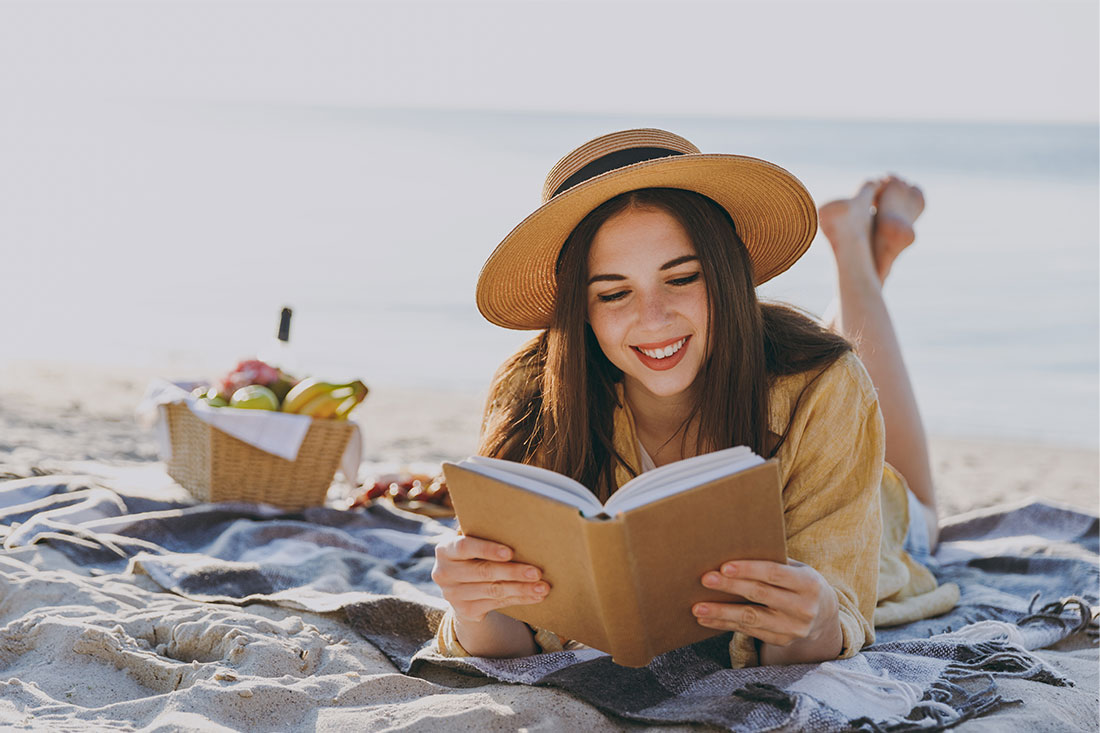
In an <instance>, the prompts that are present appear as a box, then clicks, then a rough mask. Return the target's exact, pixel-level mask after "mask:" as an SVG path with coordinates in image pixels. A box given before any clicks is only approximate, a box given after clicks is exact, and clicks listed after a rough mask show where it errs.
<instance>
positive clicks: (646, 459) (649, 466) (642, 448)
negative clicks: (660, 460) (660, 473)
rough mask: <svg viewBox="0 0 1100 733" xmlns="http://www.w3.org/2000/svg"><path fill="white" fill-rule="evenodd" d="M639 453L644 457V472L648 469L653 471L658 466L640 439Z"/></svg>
mask: <svg viewBox="0 0 1100 733" xmlns="http://www.w3.org/2000/svg"><path fill="white" fill-rule="evenodd" d="M638 455H640V456H641V457H642V471H641V472H642V473H645V472H646V471H652V470H653V469H655V468H657V464H656V463H654V462H653V459H652V458H650V457H649V454H648V453H646V450H645V446H644V445H642V441H640V440H639V441H638Z"/></svg>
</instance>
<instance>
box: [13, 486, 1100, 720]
mask: <svg viewBox="0 0 1100 733" xmlns="http://www.w3.org/2000/svg"><path fill="white" fill-rule="evenodd" d="M453 531H454V530H453V528H452V527H451V526H448V524H446V523H441V522H437V521H433V520H429V519H424V518H421V517H418V516H414V515H409V514H406V513H403V512H399V511H397V510H394V509H392V508H388V507H387V506H385V505H382V504H376V505H374V506H371V507H369V508H367V509H363V510H356V511H340V510H335V509H327V508H315V509H308V510H305V511H303V512H298V513H283V512H279V511H277V510H275V509H272V508H270V507H264V506H257V505H250V504H215V505H212V504H199V505H185V504H173V503H169V502H161V501H156V500H152V499H147V498H145V499H143V498H137V497H134V496H129V495H123V494H119V493H116V492H114V491H112V490H110V489H108V488H106V487H105V486H103V485H100V484H97V483H96V482H95V481H93V480H89V479H88V477H81V476H40V477H31V478H24V479H17V480H8V481H0V538H2V539H3V541H4V547H5V551H7V550H11V549H12V548H16V547H21V546H27V545H31V544H34V543H45V544H48V545H49V546H51V547H53V548H56V549H57V550H59V551H61V552H62V553H64V554H65V555H66V556H67V557H68V558H69V559H70V560H71V561H73V562H74V563H76V564H77V565H79V566H81V567H82V568H85V569H86V570H87V571H88V573H90V574H99V573H104V572H113V573H118V572H127V571H128V572H131V573H140V574H144V575H146V576H147V577H148V578H150V579H152V580H153V581H155V583H156V584H157V585H158V586H159V587H161V588H163V589H164V591H166V592H169V593H174V594H178V595H180V596H184V597H187V598H190V599H193V600H197V601H221V602H230V603H235V604H247V603H254V602H264V603H271V604H278V605H282V606H287V607H292V608H297V609H304V610H309V611H316V612H338V613H342V614H344V616H345V617H346V620H347V623H348V624H349V625H350V626H351V627H353V628H354V629H355V630H356V631H357V632H358V633H359V634H360V635H361V636H362V637H364V638H365V639H367V640H369V641H370V642H371V643H372V644H374V645H375V646H377V647H378V648H379V649H380V650H381V651H382V652H383V653H384V654H385V655H386V656H387V657H389V659H390V660H391V661H392V662H393V663H394V664H395V665H397V667H398V668H399V669H401V670H402V671H403V672H405V673H407V674H411V675H417V674H424V673H425V672H426V668H427V667H429V666H431V665H440V666H445V667H451V668H455V669H458V670H460V671H463V672H466V673H470V674H477V675H484V676H487V677H490V678H493V679H496V680H501V681H505V682H513V683H523V684H530V685H546V686H553V687H556V688H559V689H562V690H565V691H568V692H569V693H571V694H572V695H575V696H576V697H578V698H580V699H583V700H585V701H587V702H589V703H591V704H592V705H594V706H596V707H597V708H599V709H600V710H602V711H604V712H607V713H612V714H614V715H618V716H621V717H622V718H625V719H629V720H632V721H638V722H646V723H660V724H672V723H704V724H710V725H713V726H717V727H720V728H723V729H728V730H733V731H758V730H772V729H777V728H783V729H805V730H815V731H816V730H821V731H833V730H837V731H840V730H866V731H908V730H939V729H943V728H946V727H950V726H953V725H955V724H957V723H959V722H960V721H963V720H966V719H968V718H971V717H975V716H980V715H982V714H985V713H987V712H990V711H992V710H995V709H997V708H999V707H1001V706H1004V705H1007V704H1011V703H1013V702H1016V701H1013V700H1009V699H1006V698H1005V697H1004V696H1002V695H1001V694H1000V692H999V691H998V688H997V684H996V682H997V679H998V678H1002V677H1006V676H1011V677H1015V678H1018V679H1026V680H1030V681H1032V682H1033V683H1034V684H1035V685H1037V686H1048V685H1049V686H1067V685H1072V684H1073V683H1072V681H1071V680H1069V679H1067V678H1065V677H1064V676H1063V675H1062V674H1061V673H1059V672H1058V671H1057V670H1055V669H1054V668H1052V667H1051V666H1049V665H1047V664H1045V663H1044V662H1042V661H1041V660H1040V659H1039V658H1037V657H1036V656H1034V655H1032V654H1031V653H1029V650H1033V649H1038V648H1042V647H1045V646H1049V645H1051V644H1054V643H1056V642H1058V641H1059V640H1061V639H1064V638H1066V637H1068V636H1070V635H1072V634H1074V633H1077V632H1079V631H1081V630H1083V629H1086V628H1087V629H1089V630H1090V633H1094V631H1095V622H1094V621H1093V619H1092V610H1091V608H1092V606H1094V605H1096V604H1097V602H1098V598H1097V591H1098V585H1100V571H1098V566H1097V559H1098V552H1100V548H1098V523H1097V518H1096V517H1094V516H1089V515H1086V514H1081V513H1079V512H1075V511H1071V510H1068V509H1065V508H1060V507H1056V506H1051V505H1048V504H1042V503H1035V504H1030V505H1027V506H1022V507H1018V508H1014V509H1011V510H1003V511H991V512H988V513H985V514H981V515H975V516H972V517H971V518H968V519H963V520H961V521H956V522H953V523H949V524H947V526H945V528H944V529H943V533H942V540H941V541H942V545H941V548H940V550H939V551H938V553H937V558H936V559H937V561H938V565H937V566H936V567H935V568H934V570H935V572H936V574H937V576H938V577H939V578H940V580H941V581H945V582H946V581H951V582H955V583H957V584H958V585H959V587H960V588H961V589H962V598H961V601H960V603H959V605H958V607H956V608H955V609H954V610H953V611H952V612H950V613H948V614H946V615H944V616H941V617H938V618H934V619H927V620H924V621H920V622H916V623H913V624H909V625H907V626H902V627H898V628H894V629H882V630H880V631H879V634H878V641H877V643H876V644H875V645H874V646H873V647H870V648H869V649H866V650H865V651H864V652H863V653H862V654H860V655H858V656H856V657H855V658H853V659H848V660H841V661H834V662H827V663H823V664H815V665H794V666H788V667H762V668H755V669H744V670H732V669H729V668H728V656H727V651H726V645H727V638H726V637H725V636H718V637H714V638H712V639H709V640H707V641H704V642H700V643H698V644H695V645H692V646H689V647H685V648H683V649H679V650H676V651H673V652H669V653H668V654H665V655H662V656H661V657H658V658H657V659H655V660H654V661H653V662H652V663H651V664H650V665H649V666H648V667H645V668H642V669H630V668H624V667H619V666H617V665H615V664H613V663H612V662H611V660H610V658H609V657H608V656H607V655H606V654H603V653H601V652H598V651H595V650H591V649H580V650H574V651H566V652H560V653H555V654H545V655H538V656H535V657H527V658H522V659H481V658H463V659H450V658H445V657H442V656H440V655H438V654H437V653H436V652H435V651H434V649H433V646H432V643H431V640H432V638H433V636H434V632H435V629H436V626H437V624H438V622H439V618H440V616H441V614H442V610H443V608H444V603H443V601H442V599H441V598H440V597H439V595H438V591H437V589H436V588H435V586H434V584H433V583H432V581H431V578H430V572H431V568H432V564H433V561H434V554H433V548H434V545H435V544H436V543H437V542H438V541H440V539H441V538H444V537H448V536H450V534H451V533H452V532H453Z"/></svg>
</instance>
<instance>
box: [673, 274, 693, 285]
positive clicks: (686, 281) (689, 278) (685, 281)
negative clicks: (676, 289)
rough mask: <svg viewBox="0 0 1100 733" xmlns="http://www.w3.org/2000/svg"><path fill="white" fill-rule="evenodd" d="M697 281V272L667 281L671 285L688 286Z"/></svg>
mask: <svg viewBox="0 0 1100 733" xmlns="http://www.w3.org/2000/svg"><path fill="white" fill-rule="evenodd" d="M698 279H699V273H698V272H693V273H692V274H690V275H685V276H684V277H678V278H675V279H672V280H669V282H670V283H672V284H673V285H690V284H692V283H693V282H695V281H696V280H698Z"/></svg>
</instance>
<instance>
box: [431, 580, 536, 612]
mask: <svg viewBox="0 0 1100 733" xmlns="http://www.w3.org/2000/svg"><path fill="white" fill-rule="evenodd" d="M549 591H550V586H549V585H547V584H546V583H504V582H496V583H460V584H459V585H457V586H455V588H454V591H453V592H452V594H451V595H452V601H451V602H452V603H454V602H465V603H471V602H474V601H486V600H488V601H497V602H498V604H497V606H494V608H499V607H503V606H511V605H515V604H517V603H538V602H539V601H541V600H542V599H544V598H546V594H547V593H548V592H549Z"/></svg>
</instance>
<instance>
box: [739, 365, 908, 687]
mask: <svg viewBox="0 0 1100 733" xmlns="http://www.w3.org/2000/svg"><path fill="white" fill-rule="evenodd" d="M788 381H789V385H790V386H789V393H788V394H785V395H783V394H776V395H774V397H775V398H776V399H779V400H782V401H783V402H785V403H788V404H791V405H793V408H792V410H793V413H794V414H793V416H792V417H791V418H790V423H789V429H788V430H787V436H786V439H785V441H784V442H783V444H782V446H781V447H780V449H779V452H778V453H777V458H778V459H779V464H780V475H781V479H782V486H783V519H784V522H785V525H786V527H785V529H786V535H787V555H788V557H790V558H791V559H793V560H797V561H799V562H803V563H805V564H807V565H809V566H811V567H813V568H814V569H815V570H817V572H819V573H821V575H822V576H823V577H824V578H825V580H826V581H828V583H829V585H830V586H831V587H832V588H833V590H834V591H836V595H837V600H838V602H839V609H840V610H839V615H840V627H841V633H842V635H843V647H842V649H841V652H840V655H839V657H838V658H845V657H850V656H853V655H855V654H856V653H857V652H859V650H860V649H862V648H863V647H864V646H865V645H867V644H870V643H872V642H873V641H874V637H875V632H874V626H873V618H874V611H875V602H876V599H877V587H878V570H879V567H878V565H879V545H880V542H881V535H882V515H881V507H880V502H879V492H880V486H881V483H882V470H883V461H884V458H885V448H886V442H885V434H884V428H883V423H882V414H881V412H880V410H879V406H878V398H877V396H876V394H875V391H874V387H873V385H872V384H871V380H870V377H869V376H868V375H867V372H866V370H865V369H864V368H863V364H862V363H861V362H860V361H859V359H858V358H857V357H856V356H855V355H854V354H849V355H847V356H844V357H841V358H840V359H838V360H837V361H836V362H835V363H834V364H832V365H831V366H829V367H828V368H826V370H825V371H824V372H822V373H821V374H820V375H819V376H817V377H816V378H811V379H809V380H805V379H803V380H796V381H793V382H792V381H791V380H790V378H788ZM807 381H808V383H807ZM803 384H804V385H805V386H803ZM775 407H781V405H776V406H775ZM773 409H774V408H773ZM788 414H789V413H788ZM779 427H780V429H782V428H783V427H784V426H779ZM730 662H731V664H732V666H733V667H735V668H736V667H747V666H754V665H757V664H759V663H760V660H759V655H758V649H757V645H756V641H755V640H754V639H752V638H751V637H747V636H745V635H744V634H741V633H735V634H734V635H733V639H732V640H731V641H730Z"/></svg>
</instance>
